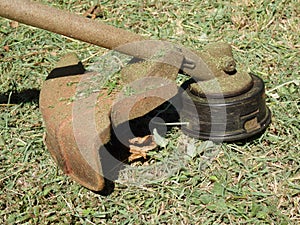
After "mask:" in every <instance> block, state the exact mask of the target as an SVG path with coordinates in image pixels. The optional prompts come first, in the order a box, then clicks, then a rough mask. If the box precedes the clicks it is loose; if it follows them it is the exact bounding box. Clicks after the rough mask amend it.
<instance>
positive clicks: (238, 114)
mask: <svg viewBox="0 0 300 225" xmlns="http://www.w3.org/2000/svg"><path fill="white" fill-rule="evenodd" d="M251 76H252V78H253V86H252V87H251V88H250V89H249V90H248V91H247V92H245V93H242V94H238V95H237V96H233V97H227V98H226V97H225V98H212V97H208V96H206V97H200V96H196V95H194V94H193V93H192V92H190V91H189V89H188V88H187V89H186V91H185V92H184V93H183V94H182V104H183V108H182V110H181V115H180V117H181V121H182V122H189V124H188V125H187V126H183V127H182V130H183V132H184V133H186V134H187V135H189V136H192V137H194V138H199V139H205V140H207V139H209V140H212V141H217V142H219V141H220V142H221V141H236V140H242V139H246V138H249V137H251V136H254V135H256V134H259V133H260V132H263V131H264V130H265V128H266V127H267V126H268V125H269V124H270V122H271V112H270V110H269V109H268V107H267V106H266V101H265V87H264V83H263V81H262V79H260V78H259V77H257V76H255V75H251ZM191 100H192V101H191ZM195 108H196V110H195ZM195 113H197V114H195ZM224 113H225V115H224Z"/></svg>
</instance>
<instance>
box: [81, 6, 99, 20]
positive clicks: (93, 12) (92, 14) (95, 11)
mask: <svg viewBox="0 0 300 225" xmlns="http://www.w3.org/2000/svg"><path fill="white" fill-rule="evenodd" d="M102 14H103V12H102V9H101V7H100V5H99V4H98V5H94V6H91V7H90V8H89V9H88V10H87V11H86V12H85V13H84V14H83V16H85V17H88V18H91V19H93V20H94V19H96V18H97V17H101V16H102Z"/></svg>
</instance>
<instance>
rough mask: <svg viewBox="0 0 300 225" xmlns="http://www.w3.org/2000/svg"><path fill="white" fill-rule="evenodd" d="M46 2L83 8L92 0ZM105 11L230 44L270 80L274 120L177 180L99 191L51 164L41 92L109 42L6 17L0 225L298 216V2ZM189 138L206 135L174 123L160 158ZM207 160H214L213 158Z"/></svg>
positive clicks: (155, 4) (172, 36) (195, 163)
mask: <svg viewBox="0 0 300 225" xmlns="http://www.w3.org/2000/svg"><path fill="white" fill-rule="evenodd" d="M43 2H44V3H47V4H50V5H53V6H55V7H59V8H63V9H68V10H71V11H73V12H75V13H83V12H84V10H86V9H88V8H89V6H90V5H92V4H93V1H87V0H83V1H75V0H69V1H67V0H55V1H46V0H44V1H43ZM79 2H80V3H79ZM94 2H96V1H94ZM102 10H103V18H101V19H99V20H103V21H105V22H106V23H108V24H111V25H115V26H117V27H121V28H125V29H128V30H131V31H133V32H136V33H139V34H141V35H144V36H149V37H152V38H153V39H163V40H170V41H172V42H174V43H181V44H183V45H184V46H186V47H189V48H193V49H201V48H202V47H203V46H205V45H206V44H207V43H209V42H213V41H218V40H223V41H226V42H229V43H231V44H232V46H233V49H234V54H235V58H236V60H237V61H238V66H239V68H241V69H245V70H248V71H251V72H253V73H255V74H257V75H259V76H260V77H261V78H263V80H264V81H265V84H266V90H267V91H266V93H267V104H268V106H269V107H270V109H271V111H272V113H273V115H272V124H271V125H270V127H269V128H268V129H267V131H266V132H265V133H264V134H263V135H262V136H261V137H260V138H258V139H256V140H253V141H250V142H247V143H231V144H225V143H224V144H221V145H216V146H214V147H213V150H212V149H209V148H207V149H206V148H205V149H202V150H201V151H202V152H201V154H199V155H198V156H196V157H194V158H193V159H190V160H189V161H188V163H187V164H186V165H185V166H184V168H182V169H181V170H179V171H177V172H176V173H174V174H173V175H172V176H170V177H168V178H167V179H164V180H162V181H155V182H154V183H152V184H151V185H145V186H141V185H140V186H135V185H130V184H129V183H128V184H127V183H126V182H117V183H116V184H115V189H114V191H113V192H112V193H111V194H110V195H108V196H102V195H97V194H95V193H93V192H91V191H89V190H87V189H85V188H83V187H81V186H80V185H78V184H77V183H75V182H73V181H72V180H71V179H70V178H68V177H66V176H65V175H64V174H63V173H62V172H61V171H60V170H59V169H58V168H57V166H56V164H55V163H54V161H53V160H52V158H51V156H50V154H49V152H48V151H47V150H46V148H45V146H44V144H43V133H44V127H43V123H42V118H41V115H40V112H39V109H38V102H37V98H36V97H37V94H38V91H37V90H40V88H41V86H42V84H43V81H44V80H45V78H46V76H47V74H48V73H49V72H50V71H51V69H52V68H53V67H54V65H55V62H56V61H57V60H58V59H59V58H60V57H61V56H62V55H63V54H65V53H66V52H76V53H77V54H78V55H79V57H80V59H82V61H83V62H84V64H85V65H87V66H88V65H91V64H92V63H93V62H95V61H97V57H100V56H101V55H102V54H103V53H104V52H106V51H107V50H105V49H102V48H99V47H96V46H92V45H89V44H85V43H82V42H79V41H75V40H71V39H68V38H64V37H62V36H59V35H56V34H52V33H50V32H47V31H43V30H39V29H36V28H32V27H29V26H25V25H22V24H19V26H18V27H17V28H13V27H11V26H10V24H9V21H8V20H6V19H2V18H1V19H0V62H1V64H0V72H1V73H0V104H1V105H0V114H1V116H0V128H1V129H0V150H1V155H0V163H1V166H0V223H1V224H299V223H300V160H299V159H300V144H299V140H300V131H299V127H300V122H299V121H300V104H299V102H300V90H299V77H300V76H299V72H300V70H299V68H300V64H299V58H300V53H299V52H300V50H299V49H300V42H299V36H300V30H299V24H300V5H299V2H298V1H296V0H291V1H270V0H267V1H266V0H264V1H262V0H261V1H259V0H255V1H248V0H243V1H234V2H228V1H222V0H218V1H215V2H214V3H210V2H209V1H175V0H169V1H137V2H136V1H130V0H125V1H118V2H116V1H103V3H102ZM179 138H181V139H180V140H182V139H184V140H185V141H184V142H186V143H190V144H191V143H192V144H194V145H195V146H199V145H200V144H201V143H203V142H202V141H195V140H192V139H190V138H187V137H185V136H183V135H182V134H181V132H180V131H178V130H175V131H173V133H170V134H169V135H168V146H167V148H166V149H165V150H164V151H163V152H162V153H161V157H168V156H169V155H172V152H174V151H175V150H176V149H178V148H179V149H180V146H179V147H178V145H177V142H178V139H179ZM211 154H213V156H212V155H211ZM204 156H206V158H209V159H210V160H208V161H206V164H205V165H204V166H203V160H204ZM153 157H156V158H159V157H158V156H155V155H154V156H153ZM201 165H202V166H201Z"/></svg>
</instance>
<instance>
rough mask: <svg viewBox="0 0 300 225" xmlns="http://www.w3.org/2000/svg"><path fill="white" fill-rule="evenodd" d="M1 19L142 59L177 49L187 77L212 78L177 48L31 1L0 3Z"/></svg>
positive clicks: (200, 63) (186, 51)
mask: <svg viewBox="0 0 300 225" xmlns="http://www.w3.org/2000/svg"><path fill="white" fill-rule="evenodd" d="M0 16H1V17H5V18H8V19H11V20H15V21H19V22H21V23H25V24H27V25H31V26H35V27H38V28H42V29H45V30H48V31H51V32H54V33H58V34H62V35H65V36H68V37H71V38H74V39H78V40H81V41H84V42H88V43H91V44H95V45H98V46H101V47H104V48H108V49H114V50H117V51H120V52H123V53H125V54H128V55H131V56H134V57H137V58H142V59H149V58H151V57H153V56H154V55H155V54H156V53H157V52H159V51H169V50H170V49H176V51H174V54H177V55H183V56H184V59H185V63H183V64H182V65H181V66H182V68H181V69H182V70H183V71H184V72H186V73H187V74H188V75H190V76H192V77H194V78H195V79H197V80H207V79H212V78H214V76H215V74H214V73H213V71H211V70H210V69H209V68H208V67H207V65H206V63H205V59H202V58H201V56H200V57H199V55H197V54H195V53H194V52H193V51H191V50H189V49H187V48H184V47H182V46H180V45H176V44H173V43H170V42H166V41H154V40H150V39H148V38H145V37H143V36H141V35H138V34H135V33H132V32H130V31H127V30H124V29H120V28H116V27H113V26H110V25H106V24H104V23H101V22H99V21H94V20H91V19H88V18H85V17H83V16H79V15H76V14H72V13H70V12H66V11H63V10H59V9H56V8H53V7H49V6H46V5H43V4H41V3H38V2H34V1H31V0H22V1H20V0H1V1H0Z"/></svg>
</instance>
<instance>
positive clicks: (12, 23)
mask: <svg viewBox="0 0 300 225" xmlns="http://www.w3.org/2000/svg"><path fill="white" fill-rule="evenodd" d="M9 25H10V27H11V28H17V27H18V26H19V22H17V21H10V23H9Z"/></svg>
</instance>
